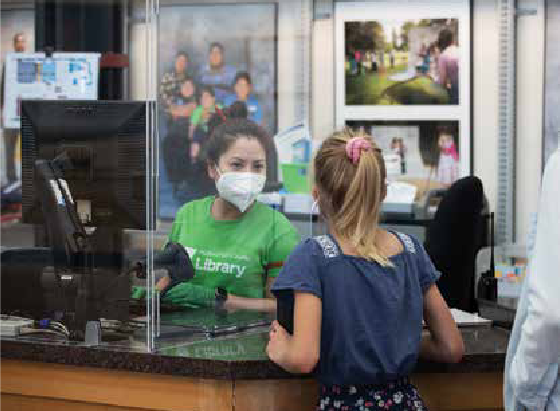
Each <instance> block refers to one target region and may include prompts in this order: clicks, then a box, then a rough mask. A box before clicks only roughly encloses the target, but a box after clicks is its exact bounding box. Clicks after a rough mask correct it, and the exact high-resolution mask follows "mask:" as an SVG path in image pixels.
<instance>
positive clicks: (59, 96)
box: [2, 53, 101, 128]
mask: <svg viewBox="0 0 560 411" xmlns="http://www.w3.org/2000/svg"><path fill="white" fill-rule="evenodd" d="M100 57H101V55H100V54H98V53H53V54H52V56H50V57H47V56H46V55H45V54H44V53H33V54H23V53H9V54H7V55H6V67H5V77H4V111H3V113H2V115H3V120H4V128H19V127H20V116H21V101H22V100H25V99H29V100H31V99H33V100H96V99H97V87H98V81H99V59H100Z"/></svg>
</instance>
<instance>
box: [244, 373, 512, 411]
mask: <svg viewBox="0 0 560 411" xmlns="http://www.w3.org/2000/svg"><path fill="white" fill-rule="evenodd" d="M412 380H413V383H414V384H416V386H417V387H418V389H419V391H420V395H421V396H422V399H423V400H424V401H425V403H426V405H427V406H428V409H429V410H430V411H474V410H477V411H490V410H502V409H503V400H502V374H501V373H465V374H416V375H414V376H413V378H412ZM234 394H235V400H234V401H235V405H236V410H243V411H261V410H266V411H268V410H270V411H273V410H274V411H304V410H306V411H310V410H314V409H315V408H314V407H315V405H316V402H317V395H318V388H317V384H316V383H315V382H314V381H311V380H276V381H274V380H264V381H260V380H254V381H236V382H235V387H234Z"/></svg>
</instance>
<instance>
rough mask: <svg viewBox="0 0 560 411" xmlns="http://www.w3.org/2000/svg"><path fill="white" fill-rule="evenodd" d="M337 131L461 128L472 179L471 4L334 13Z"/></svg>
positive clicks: (400, 4) (344, 8)
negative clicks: (414, 125)
mask: <svg viewBox="0 0 560 411" xmlns="http://www.w3.org/2000/svg"><path fill="white" fill-rule="evenodd" d="M335 73H336V110H335V111H336V113H335V117H336V126H337V127H338V128H340V127H343V126H345V125H346V124H347V123H348V122H352V121H354V122H356V121H357V122H360V121H362V122H364V121H365V122H367V121H373V122H375V121H385V122H391V121H392V122H434V121H437V122H442V121H443V122H445V121H448V122H455V123H456V124H457V125H458V127H459V129H458V132H457V135H458V137H456V138H458V139H459V140H458V146H459V147H460V150H459V151H458V155H459V157H460V158H459V164H460V167H459V170H460V173H459V174H460V175H461V176H463V175H468V174H470V173H471V172H472V161H471V151H472V104H471V103H472V4H471V1H470V0H451V1H447V0H422V1H417V2H410V1H406V0H370V1H367V2H340V3H336V7H335Z"/></svg>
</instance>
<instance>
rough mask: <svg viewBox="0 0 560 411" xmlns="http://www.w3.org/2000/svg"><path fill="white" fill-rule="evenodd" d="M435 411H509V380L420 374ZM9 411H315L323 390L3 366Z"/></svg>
mask: <svg viewBox="0 0 560 411" xmlns="http://www.w3.org/2000/svg"><path fill="white" fill-rule="evenodd" d="M412 380H413V382H414V383H415V384H416V385H417V386H418V388H419V390H420V394H421V395H422V398H423V399H424V401H425V402H426V405H427V406H428V408H429V409H430V410H431V411H474V410H477V411H491V410H501V409H503V400H502V374H501V373H498V372H494V373H463V374H462V373H453V374H438V373H434V374H429V373H426V374H415V375H413V377H412ZM1 389H2V410H3V411H4V410H6V411H12V410H14V411H16V410H17V411H44V410H50V409H56V410H57V411H58V410H60V411H66V410H78V411H82V410H83V411H132V410H161V411H176V410H177V411H179V410H180V411H225V410H228V411H231V410H235V411H269V410H270V411H299V410H302V411H303V410H306V411H310V410H313V409H314V408H315V404H316V399H317V394H318V388H317V383H316V382H315V381H313V380H310V379H305V380H297V379H293V380H233V381H232V380H229V381H228V380H226V381H224V380H209V379H196V378H191V377H176V376H163V375H158V374H142V373H132V372H125V371H111V370H101V369H92V368H86V367H75V366H65V365H53V364H45V363H34V362H26V361H14V360H3V361H2V386H1Z"/></svg>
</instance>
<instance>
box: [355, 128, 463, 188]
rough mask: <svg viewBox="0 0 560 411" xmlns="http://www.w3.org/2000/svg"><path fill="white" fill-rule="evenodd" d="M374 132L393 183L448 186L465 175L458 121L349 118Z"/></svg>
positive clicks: (370, 132) (369, 132)
mask: <svg viewBox="0 0 560 411" xmlns="http://www.w3.org/2000/svg"><path fill="white" fill-rule="evenodd" d="M346 125H347V126H348V127H350V128H352V129H355V130H360V129H361V130H363V131H365V132H366V133H368V134H369V135H371V136H372V137H373V139H374V141H375V142H376V143H377V145H378V146H379V148H380V149H381V151H382V153H383V158H384V160H385V165H386V168H387V178H388V180H389V182H397V181H398V182H406V183H409V184H412V185H414V186H416V187H430V188H444V187H448V186H449V185H451V184H453V183H454V182H455V181H456V180H457V179H458V178H459V177H460V176H461V158H460V153H461V144H460V140H461V139H460V135H459V130H460V127H459V122H458V121H348V122H347V123H346Z"/></svg>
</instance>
